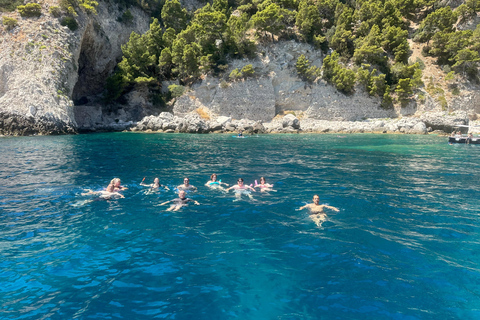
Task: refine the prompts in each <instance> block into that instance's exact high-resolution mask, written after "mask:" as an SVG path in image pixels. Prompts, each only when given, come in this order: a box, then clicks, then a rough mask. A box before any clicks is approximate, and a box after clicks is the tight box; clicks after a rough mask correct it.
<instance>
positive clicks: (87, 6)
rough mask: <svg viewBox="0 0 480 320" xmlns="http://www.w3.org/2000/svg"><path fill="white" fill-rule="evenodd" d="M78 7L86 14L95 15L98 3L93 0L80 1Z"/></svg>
mask: <svg viewBox="0 0 480 320" xmlns="http://www.w3.org/2000/svg"><path fill="white" fill-rule="evenodd" d="M79 2H80V7H82V8H83V9H84V10H85V11H86V12H87V13H93V14H97V6H98V2H97V1H94V0H80V1H79Z"/></svg>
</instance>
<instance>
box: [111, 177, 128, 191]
mask: <svg viewBox="0 0 480 320" xmlns="http://www.w3.org/2000/svg"><path fill="white" fill-rule="evenodd" d="M110 184H113V187H114V191H122V190H126V189H128V188H127V187H124V186H122V185H121V181H120V178H113V179H112V181H110Z"/></svg>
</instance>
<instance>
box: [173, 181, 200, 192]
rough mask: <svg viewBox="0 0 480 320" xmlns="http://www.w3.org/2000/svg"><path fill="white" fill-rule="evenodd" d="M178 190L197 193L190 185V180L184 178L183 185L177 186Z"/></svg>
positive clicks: (195, 188)
mask: <svg viewBox="0 0 480 320" xmlns="http://www.w3.org/2000/svg"><path fill="white" fill-rule="evenodd" d="M177 189H178V190H189V191H197V187H194V186H192V185H191V184H190V179H188V178H184V179H183V184H181V185H179V186H177Z"/></svg>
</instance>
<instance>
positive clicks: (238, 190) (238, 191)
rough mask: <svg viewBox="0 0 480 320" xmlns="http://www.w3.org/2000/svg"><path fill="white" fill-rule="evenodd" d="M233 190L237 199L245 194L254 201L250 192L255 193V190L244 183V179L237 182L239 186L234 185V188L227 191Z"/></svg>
mask: <svg viewBox="0 0 480 320" xmlns="http://www.w3.org/2000/svg"><path fill="white" fill-rule="evenodd" d="M231 189H233V190H235V197H236V198H237V199H239V198H240V197H241V196H242V194H245V195H247V196H248V197H249V198H250V199H252V195H251V194H250V192H249V191H253V192H255V189H253V188H252V187H250V186H247V185H245V184H244V183H243V179H242V178H238V180H237V184H236V185H234V186H231V187H230V188H228V189H226V190H225V191H226V192H228V191H230V190H231Z"/></svg>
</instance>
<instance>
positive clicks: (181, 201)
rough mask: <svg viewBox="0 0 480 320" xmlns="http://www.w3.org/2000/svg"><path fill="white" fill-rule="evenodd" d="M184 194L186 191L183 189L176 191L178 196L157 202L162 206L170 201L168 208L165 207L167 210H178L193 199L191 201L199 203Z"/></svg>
mask: <svg viewBox="0 0 480 320" xmlns="http://www.w3.org/2000/svg"><path fill="white" fill-rule="evenodd" d="M186 194H187V193H186V192H185V190H180V192H179V193H178V198H175V199H173V200H169V201H165V202H163V203H161V204H159V206H163V205H165V204H167V203H170V202H172V205H171V206H170V208H168V209H167V211H178V210H180V209H181V208H182V207H184V206H186V205H187V204H188V203H189V202H191V201H193V203H194V204H196V205H199V204H200V203H198V201H196V200H193V199H190V198H187V197H186Z"/></svg>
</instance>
